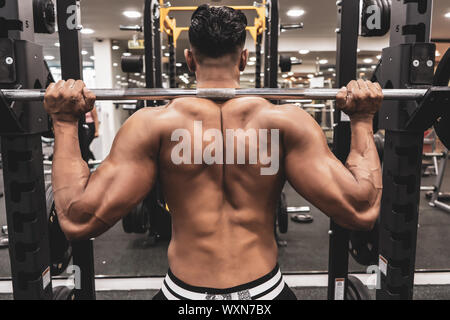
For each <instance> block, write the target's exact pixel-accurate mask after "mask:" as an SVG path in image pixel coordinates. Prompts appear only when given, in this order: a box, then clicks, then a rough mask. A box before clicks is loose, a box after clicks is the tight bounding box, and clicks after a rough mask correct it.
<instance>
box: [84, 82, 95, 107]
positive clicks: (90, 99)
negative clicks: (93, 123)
mask: <svg viewBox="0 0 450 320" xmlns="http://www.w3.org/2000/svg"><path fill="white" fill-rule="evenodd" d="M83 96H84V100H85V101H86V106H87V107H88V108H89V110H92V109H93V108H94V104H95V100H96V99H97V97H96V96H95V94H94V93H93V92H92V91H91V90H89V89H88V88H86V87H84V88H83Z"/></svg>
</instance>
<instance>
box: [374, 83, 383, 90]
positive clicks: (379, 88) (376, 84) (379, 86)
mask: <svg viewBox="0 0 450 320" xmlns="http://www.w3.org/2000/svg"><path fill="white" fill-rule="evenodd" d="M374 85H375V87H376V88H377V90H379V91H383V88H381V85H380V84H379V83H378V82H375V83H374Z"/></svg>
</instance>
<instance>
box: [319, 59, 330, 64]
mask: <svg viewBox="0 0 450 320" xmlns="http://www.w3.org/2000/svg"><path fill="white" fill-rule="evenodd" d="M319 63H320V64H327V63H328V60H327V59H322V60H319Z"/></svg>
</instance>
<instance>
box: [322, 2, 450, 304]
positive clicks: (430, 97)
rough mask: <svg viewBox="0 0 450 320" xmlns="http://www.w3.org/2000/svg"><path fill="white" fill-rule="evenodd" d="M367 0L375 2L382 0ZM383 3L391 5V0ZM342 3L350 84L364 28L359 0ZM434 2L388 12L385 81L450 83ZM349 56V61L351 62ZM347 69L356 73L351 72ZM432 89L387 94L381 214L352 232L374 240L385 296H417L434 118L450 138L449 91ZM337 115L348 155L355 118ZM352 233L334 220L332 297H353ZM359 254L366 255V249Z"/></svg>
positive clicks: (343, 55) (342, 151)
mask: <svg viewBox="0 0 450 320" xmlns="http://www.w3.org/2000/svg"><path fill="white" fill-rule="evenodd" d="M364 2H367V3H370V4H375V1H374V0H368V1H364ZM379 3H381V4H382V5H383V8H385V3H384V2H379ZM337 5H338V13H339V15H338V16H339V19H338V21H339V22H340V28H338V66H337V68H338V71H337V73H338V84H339V85H345V83H347V82H348V81H349V80H352V79H354V77H355V72H354V71H355V69H354V68H352V69H350V67H351V66H355V63H356V48H357V34H355V32H354V30H358V23H359V21H358V18H357V17H358V14H357V13H358V12H359V0H342V1H338V2H337ZM432 5H433V2H432V1H431V0H424V1H417V2H406V3H403V2H398V1H394V2H393V3H392V8H391V10H384V11H382V12H385V14H390V15H391V11H392V15H391V18H389V19H388V18H387V17H386V18H383V21H390V20H391V19H392V22H391V35H390V47H389V48H385V49H384V50H383V54H382V59H381V63H380V66H379V72H377V73H378V74H377V76H378V81H379V82H380V84H381V85H382V87H383V88H390V89H392V88H397V89H407V88H408V89H414V88H415V89H420V88H428V87H430V86H432V85H442V86H448V83H449V79H450V65H449V63H448V61H446V60H445V59H443V61H441V63H440V65H439V66H438V68H437V70H436V74H434V68H435V45H434V44H432V43H430V32H431V30H430V29H431V13H432ZM363 19H364V17H363ZM363 34H364V33H363ZM374 36H376V35H374ZM344 59H347V62H345V63H343V61H344ZM343 66H345V69H343ZM342 72H346V73H347V72H348V74H346V75H343V74H342ZM432 91H433V90H432V89H430V90H429V92H428V93H427V94H425V96H424V97H423V99H421V100H420V102H419V101H401V100H389V101H388V100H385V101H384V103H383V107H382V109H381V111H380V113H379V123H378V125H379V127H380V128H382V129H384V130H385V131H386V137H385V146H384V155H383V185H384V189H383V196H382V201H381V214H380V218H379V222H378V224H377V226H376V229H374V230H373V231H372V232H370V233H361V234H359V235H358V234H355V233H352V235H353V236H354V237H355V238H354V239H352V242H353V241H354V242H355V243H356V242H358V241H360V242H361V243H363V244H364V241H365V244H371V246H372V249H373V250H372V251H371V252H368V253H369V254H370V255H371V256H370V257H369V258H370V259H367V263H369V262H370V261H372V263H373V255H376V259H375V260H376V261H375V263H376V264H377V265H378V269H379V274H380V277H381V279H380V282H381V286H380V287H379V288H378V289H377V299H412V297H413V285H414V272H415V268H414V266H415V254H416V241H417V225H418V213H419V212H418V211H419V198H420V181H421V174H420V172H421V163H422V157H421V155H422V146H423V132H424V131H425V130H427V129H428V128H430V127H431V126H433V124H434V126H435V130H436V133H437V134H438V136H439V137H440V138H441V140H442V142H443V143H444V144H445V145H446V146H447V147H448V143H449V129H448V128H449V127H450V123H449V118H450V112H449V109H448V107H449V106H448V101H449V98H448V92H447V93H444V92H442V93H441V94H433V93H432ZM336 119H338V120H339V121H340V122H339V123H338V125H337V127H336V130H335V153H336V155H337V156H338V158H339V159H341V160H342V161H345V159H346V158H347V155H348V150H349V145H348V143H349V141H350V128H349V123H348V120H347V119H346V117H343V116H342V115H341V114H340V112H338V113H337V117H336ZM349 237H350V234H349V232H348V231H347V230H345V229H343V228H341V227H339V226H337V225H335V224H334V223H333V222H332V223H331V230H330V265H329V291H328V298H329V299H336V300H338V299H344V298H350V293H351V292H352V291H353V289H354V287H355V284H356V282H355V279H354V278H350V277H348V259H347V258H348V257H347V255H346V254H345V252H346V251H347V250H348V240H349ZM363 237H366V238H365V239H364V238H363ZM361 243H360V244H361ZM375 248H376V249H377V250H375ZM366 253H367V252H366ZM359 258H361V259H362V260H365V259H363V258H365V257H363V256H362V255H359ZM357 261H358V259H357ZM358 262H361V261H358ZM360 288H361V289H364V290H367V288H364V287H360ZM348 289H350V290H348ZM355 292H356V291H355ZM360 293H362V294H360V295H359V297H358V298H359V299H364V296H367V295H366V294H365V293H364V292H360Z"/></svg>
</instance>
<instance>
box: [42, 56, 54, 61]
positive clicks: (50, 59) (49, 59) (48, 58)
mask: <svg viewBox="0 0 450 320" xmlns="http://www.w3.org/2000/svg"><path fill="white" fill-rule="evenodd" d="M44 59H45V60H47V61H52V60H55V57H54V56H44Z"/></svg>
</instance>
